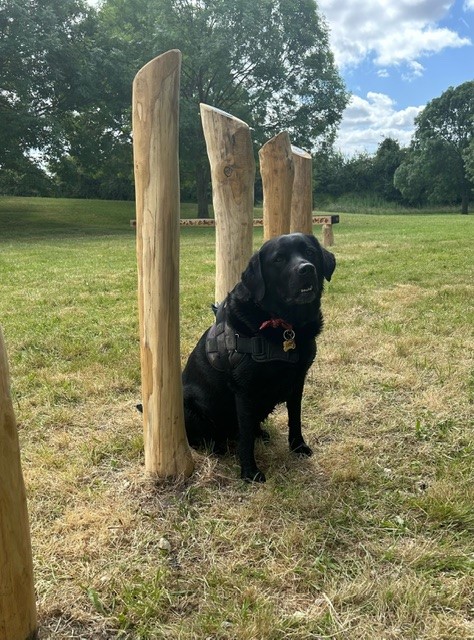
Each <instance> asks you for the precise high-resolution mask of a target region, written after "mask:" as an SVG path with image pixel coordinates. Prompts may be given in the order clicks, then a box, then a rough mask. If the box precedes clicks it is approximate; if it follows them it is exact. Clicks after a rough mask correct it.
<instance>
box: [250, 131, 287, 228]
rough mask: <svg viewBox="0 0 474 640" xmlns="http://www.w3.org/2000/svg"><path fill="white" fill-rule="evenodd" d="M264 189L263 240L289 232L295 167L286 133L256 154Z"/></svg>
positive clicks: (280, 134) (267, 143) (283, 132)
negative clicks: (258, 159)
mask: <svg viewBox="0 0 474 640" xmlns="http://www.w3.org/2000/svg"><path fill="white" fill-rule="evenodd" d="M258 154H259V158H260V173H261V176H262V185H263V239H264V240H269V239H270V238H274V237H275V236H279V235H281V234H283V233H289V232H290V220H291V199H292V193H293V179H294V175H295V166H294V162H293V153H292V151H291V143H290V137H289V135H288V132H286V131H282V132H281V133H279V134H278V135H277V136H275V137H274V138H272V139H271V140H269V141H268V142H266V143H265V144H264V145H263V147H262V148H261V149H260V151H259V152H258Z"/></svg>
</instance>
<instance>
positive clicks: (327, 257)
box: [321, 247, 336, 282]
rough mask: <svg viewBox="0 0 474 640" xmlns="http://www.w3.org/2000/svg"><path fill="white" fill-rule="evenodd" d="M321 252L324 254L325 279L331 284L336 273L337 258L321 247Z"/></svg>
mask: <svg viewBox="0 0 474 640" xmlns="http://www.w3.org/2000/svg"><path fill="white" fill-rule="evenodd" d="M321 251H322V252H323V273H324V277H325V278H326V280H327V281H328V282H329V281H330V280H331V276H332V274H333V273H334V269H335V268H336V256H335V255H334V254H333V253H331V252H330V251H328V250H327V249H325V248H324V247H321Z"/></svg>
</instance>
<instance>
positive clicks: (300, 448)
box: [290, 440, 313, 458]
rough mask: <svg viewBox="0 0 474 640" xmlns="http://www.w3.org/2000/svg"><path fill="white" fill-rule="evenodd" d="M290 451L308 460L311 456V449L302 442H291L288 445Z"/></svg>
mask: <svg viewBox="0 0 474 640" xmlns="http://www.w3.org/2000/svg"><path fill="white" fill-rule="evenodd" d="M290 449H291V451H292V452H293V453H296V455H297V456H304V457H306V458H309V457H310V456H312V455H313V450H312V449H311V447H308V445H307V444H306V442H304V440H303V441H302V442H292V443H290Z"/></svg>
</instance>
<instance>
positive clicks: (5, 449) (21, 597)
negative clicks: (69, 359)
mask: <svg viewBox="0 0 474 640" xmlns="http://www.w3.org/2000/svg"><path fill="white" fill-rule="evenodd" d="M36 630H37V622H36V602H35V593H34V585H33V561H32V556H31V539H30V527H29V521H28V510H27V505H26V493H25V485H24V482H23V475H22V471H21V462H20V445H19V441H18V431H17V425H16V420H15V414H14V412H13V404H12V400H11V395H10V375H9V369H8V359H7V353H6V348H5V342H4V340H3V333H2V330H1V328H0V640H27V639H28V640H31V639H33V638H35V637H36Z"/></svg>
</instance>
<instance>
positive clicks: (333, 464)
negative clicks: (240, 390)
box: [0, 199, 474, 640]
mask: <svg viewBox="0 0 474 640" xmlns="http://www.w3.org/2000/svg"><path fill="white" fill-rule="evenodd" d="M15 202H17V201H13V200H7V199H3V200H1V199H0V229H1V233H0V322H1V324H2V325H3V328H4V333H5V338H6V342H7V346H8V350H9V359H10V364H11V373H12V388H13V394H14V401H15V409H16V414H17V419H18V422H19V428H20V438H21V444H22V456H23V470H24V475H25V480H26V484H27V489H28V498H29V511H30V520H31V530H32V540H33V550H34V565H35V578H36V589H37V594H38V610H39V619H40V624H41V638H42V639H43V640H45V639H50V638H51V639H54V640H65V639H66V638H83V639H87V640H96V639H100V638H104V639H107V640H109V639H113V638H126V639H130V640H132V639H133V640H135V639H143V640H145V639H149V640H151V639H154V640H155V639H161V638H163V639H165V638H166V639H167V640H168V639H170V640H173V639H176V640H194V639H201V638H203V639H204V638H212V639H216V640H218V639H219V640H233V639H235V640H255V639H257V640H258V639H261V640H283V639H286V638H288V639H295V640H307V639H308V640H309V639H322V638H335V639H340V640H367V639H374V640H382V639H383V640H408V639H413V640H414V639H415V638H416V639H417V640H453V639H456V640H458V639H460V640H461V639H472V638H474V601H473V595H472V594H473V592H474V536H473V533H474V508H473V504H474V482H473V475H474V474H473V453H474V438H473V421H472V419H473V402H474V373H473V367H472V363H473V360H472V356H473V336H472V327H473V325H474V322H473V320H474V319H473V305H472V299H473V262H474V261H473V250H472V241H471V238H472V237H473V235H474V234H473V225H474V222H473V219H472V218H470V217H465V216H453V215H430V216H423V215H419V216H396V215H393V216H389V217H385V216H375V215H374V216H370V217H367V216H363V215H355V214H354V215H341V224H340V225H339V226H338V227H337V228H336V232H335V236H336V246H335V247H334V252H335V253H336V256H337V260H338V267H337V270H336V273H335V276H334V279H333V281H332V282H331V283H330V285H329V286H328V287H327V291H326V294H325V298H324V310H325V317H326V328H325V331H324V334H323V336H322V338H321V340H320V342H319V355H318V359H317V361H316V363H315V365H314V367H313V369H312V370H311V372H310V375H309V377H308V382H307V388H306V395H305V400H304V421H305V425H306V429H305V432H306V434H307V437H308V441H309V442H310V443H311V444H312V445H313V448H314V450H315V455H314V457H313V458H311V459H310V460H305V461H301V460H298V459H296V458H294V457H292V456H291V455H290V454H289V452H288V451H287V445H286V434H285V412H284V411H283V409H282V408H279V409H278V410H277V411H276V412H275V414H274V415H273V416H272V418H271V419H270V420H269V425H268V428H269V430H270V432H271V435H272V441H271V443H270V444H268V445H263V444H259V445H258V458H259V459H260V460H261V463H262V467H263V468H265V469H266V470H267V471H268V474H267V475H268V478H269V479H268V482H267V483H266V484H265V485H264V486H256V487H255V486H248V485H246V484H243V483H242V482H241V481H240V480H239V479H238V463H237V460H236V458H235V456H234V455H233V454H232V452H231V453H230V454H229V455H228V456H225V457H220V458H216V457H213V456H209V455H206V454H205V453H202V452H201V453H196V454H195V461H196V472H195V474H194V475H193V477H192V478H190V479H189V480H186V481H181V482H176V483H154V482H153V481H152V480H151V479H149V478H147V477H146V476H145V474H144V468H143V453H142V448H143V442H142V434H141V423H140V418H139V415H138V414H137V413H136V412H135V409H134V403H135V401H136V400H137V398H138V397H139V384H140V380H139V362H138V328H137V312H136V269H135V253H134V252H135V246H134V235H133V231H132V230H131V229H130V227H129V225H128V220H129V218H130V209H127V206H125V205H123V204H111V203H94V202H89V203H78V202H77V201H76V202H74V201H72V202H71V203H68V202H67V201H62V205H61V206H62V207H63V209H62V210H61V211H58V202H57V201H55V202H54V205H52V206H53V209H54V216H52V218H51V217H50V218H48V216H45V213H44V212H45V207H47V202H45V201H41V204H39V203H38V202H37V201H32V202H31V203H30V208H29V209H28V201H22V203H23V204H22V206H21V207H18V205H17V208H16V209H15ZM35 208H36V209H37V212H36V213H35ZM25 211H28V218H27V219H25V218H23V217H22V216H24V215H26V213H25ZM91 212H92V213H91ZM94 212H95V213H94ZM51 215H52V214H51ZM53 218H54V220H53ZM48 220H49V221H48ZM51 220H52V222H51ZM53 223H54V224H53ZM260 241H261V232H259V231H257V232H256V235H255V244H256V246H257V245H258V244H259V242H260ZM181 253H182V269H181V275H182V317H181V335H182V356H183V361H184V359H185V358H186V356H187V354H188V353H189V351H190V350H191V348H192V346H193V344H194V342H195V341H196V339H197V337H198V336H199V335H200V333H201V331H202V330H203V329H204V328H205V327H206V326H207V325H208V324H209V323H210V321H211V319H212V317H211V312H210V310H209V307H208V305H209V303H210V302H212V301H213V290H214V260H213V253H214V238H213V232H212V230H206V229H185V230H183V235H182V249H181Z"/></svg>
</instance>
